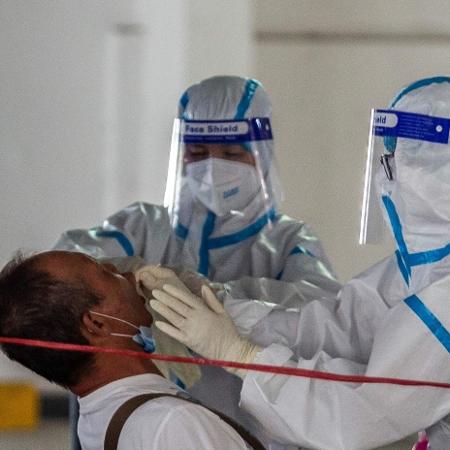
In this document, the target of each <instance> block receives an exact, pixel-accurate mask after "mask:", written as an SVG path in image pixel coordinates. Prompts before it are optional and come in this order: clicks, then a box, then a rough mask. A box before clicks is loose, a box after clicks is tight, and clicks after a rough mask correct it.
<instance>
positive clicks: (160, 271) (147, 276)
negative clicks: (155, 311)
mask: <svg viewBox="0 0 450 450" xmlns="http://www.w3.org/2000/svg"><path fill="white" fill-rule="evenodd" d="M134 276H135V277H136V281H137V282H138V284H139V285H140V287H141V288H144V289H146V290H147V291H148V293H150V292H152V291H153V289H162V287H163V286H164V285H165V284H169V285H171V286H175V287H177V288H178V289H181V290H182V291H185V292H190V291H189V289H188V288H187V286H186V285H185V284H184V283H183V282H182V281H181V280H180V279H179V278H178V277H177V275H176V273H175V272H174V271H173V270H172V269H168V268H167V267H162V266H154V265H147V266H144V267H141V268H140V269H139V270H138V271H136V272H135V274H134Z"/></svg>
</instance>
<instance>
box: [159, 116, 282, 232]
mask: <svg viewBox="0 0 450 450" xmlns="http://www.w3.org/2000/svg"><path fill="white" fill-rule="evenodd" d="M272 146H273V140H272V128H271V124H270V120H269V118H267V117H261V118H251V119H243V120H223V121H218V120H204V121H199V120H184V119H176V120H175V123H174V128H173V135H172V146H171V152H170V160H169V172H168V178H167V185H166V193H165V199H164V204H165V206H167V207H168V208H169V214H170V217H171V220H172V222H174V221H175V222H176V221H178V220H179V219H181V222H182V223H183V224H184V225H185V226H187V225H188V223H186V221H188V218H187V216H189V214H190V213H193V208H194V207H195V205H196V204H201V205H203V207H204V208H206V209H207V210H208V211H211V212H213V213H214V214H216V215H217V216H219V217H223V216H226V215H229V214H231V215H239V216H247V215H252V213H253V212H254V211H256V210H258V209H259V210H262V211H264V212H268V211H269V210H270V209H271V208H273V207H274V206H275V203H276V194H277V193H279V191H280V188H279V184H278V177H277V176H276V173H275V171H274V169H275V164H274V161H273V152H272ZM204 208H203V209H204ZM172 224H173V223H172Z"/></svg>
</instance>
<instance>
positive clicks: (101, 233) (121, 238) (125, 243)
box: [95, 230, 134, 256]
mask: <svg viewBox="0 0 450 450" xmlns="http://www.w3.org/2000/svg"><path fill="white" fill-rule="evenodd" d="M95 236H96V237H106V238H113V239H117V242H118V243H119V244H120V245H121V246H122V248H123V249H124V251H125V253H126V254H127V256H133V255H134V249H133V246H132V245H131V242H130V241H129V239H128V238H127V237H126V236H125V235H124V234H123V233H121V232H120V231H117V230H115V231H113V230H98V231H96V232H95Z"/></svg>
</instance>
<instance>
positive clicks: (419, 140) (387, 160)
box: [359, 109, 450, 244]
mask: <svg viewBox="0 0 450 450" xmlns="http://www.w3.org/2000/svg"><path fill="white" fill-rule="evenodd" d="M449 129H450V120H449V119H447V118H442V117H435V116H428V115H424V114H415V113H410V112H404V111H397V110H385V109H377V110H372V114H371V123H370V133H369V145H368V151H367V162H366V174H365V180H364V197H363V205H362V213H361V227H360V237H359V243H360V244H376V243H380V241H381V240H382V237H383V232H384V229H385V227H384V224H383V214H382V210H381V198H380V197H381V195H390V192H391V191H392V189H393V187H394V186H395V185H396V184H400V183H401V184H402V185H404V186H408V188H412V189H415V190H417V189H419V187H420V185H419V184H420V180H413V177H415V176H416V175H420V173H423V174H429V170H428V169H427V167H428V166H430V167H431V166H432V165H433V164H434V163H433V161H435V160H436V157H437V156H438V155H435V154H434V153H433V154H431V153H430V152H432V151H439V147H437V148H436V145H439V144H448V139H449ZM440 147H442V145H441V146H440ZM431 169H433V168H431ZM431 169H430V170H431ZM432 171H433V172H435V171H436V170H435V169H433V170H432ZM429 181H430V180H423V183H425V182H426V183H428V184H429ZM418 182H419V184H417V183H418ZM412 184H415V187H414V186H410V185H412ZM411 207H412V205H411Z"/></svg>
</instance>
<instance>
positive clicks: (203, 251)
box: [198, 208, 277, 276]
mask: <svg viewBox="0 0 450 450" xmlns="http://www.w3.org/2000/svg"><path fill="white" fill-rule="evenodd" d="M276 217H277V214H276V211H275V209H274V208H272V209H271V210H270V211H269V212H268V213H267V214H264V215H263V216H261V217H260V218H259V219H258V220H257V221H256V222H254V223H252V224H251V225H249V226H248V227H246V228H244V229H243V230H241V231H238V232H237V233H233V234H229V235H226V236H221V237H218V238H212V239H209V236H211V234H212V232H213V231H214V224H215V221H216V215H215V214H214V213H213V212H211V211H208V214H207V216H206V219H205V223H204V224H203V231H202V241H201V244H200V250H199V258H200V260H199V265H198V272H199V273H201V274H202V275H205V276H207V275H208V271H209V250H214V249H217V248H222V247H226V246H228V245H233V244H237V243H239V242H242V241H245V239H248V238H249V237H251V236H254V235H255V234H257V233H259V232H260V231H261V230H262V228H264V227H265V226H266V225H267V223H268V222H269V221H274V220H275V219H276Z"/></svg>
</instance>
